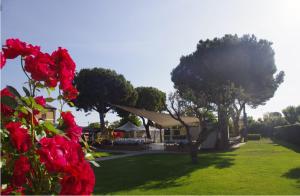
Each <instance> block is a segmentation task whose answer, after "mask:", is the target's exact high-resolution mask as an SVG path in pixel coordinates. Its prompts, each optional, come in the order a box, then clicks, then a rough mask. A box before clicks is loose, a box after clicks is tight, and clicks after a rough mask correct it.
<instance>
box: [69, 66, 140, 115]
mask: <svg viewBox="0 0 300 196" xmlns="http://www.w3.org/2000/svg"><path fill="white" fill-rule="evenodd" d="M74 83H75V85H76V88H77V89H78V91H79V96H78V98H77V99H76V100H75V105H76V107H78V108H80V109H83V110H85V111H90V110H96V111H98V110H103V111H107V110H109V109H110V107H111V105H110V104H120V105H134V104H135V102H136V99H137V93H136V91H135V90H134V88H133V86H132V85H131V83H130V82H129V81H127V80H126V79H125V78H124V76H123V75H121V74H117V73H116V72H115V71H113V70H110V69H104V68H93V69H82V70H80V72H79V73H78V74H77V75H76V77H75V79H74Z"/></svg>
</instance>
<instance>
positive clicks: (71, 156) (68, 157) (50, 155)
mask: <svg viewBox="0 0 300 196" xmlns="http://www.w3.org/2000/svg"><path fill="white" fill-rule="evenodd" d="M40 144H41V148H40V149H39V150H38V154H39V155H40V160H41V162H42V163H45V165H46V168H47V170H48V171H49V172H62V171H64V169H65V168H66V167H67V166H69V165H73V164H77V163H78V162H80V161H82V160H83V159H84V154H83V152H82V149H81V146H80V145H79V144H77V143H75V142H72V141H70V140H67V139H66V138H65V137H62V136H60V135H56V136H54V137H53V138H42V139H41V140H40Z"/></svg>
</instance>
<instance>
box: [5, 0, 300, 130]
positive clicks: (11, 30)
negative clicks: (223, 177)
mask: <svg viewBox="0 0 300 196" xmlns="http://www.w3.org/2000/svg"><path fill="white" fill-rule="evenodd" d="M1 3H2V10H1V42H2V43H4V41H5V40H6V39H7V38H11V37H15V38H20V39H21V40H23V41H26V42H29V43H32V44H35V45H40V46H41V47H42V50H43V51H45V52H51V51H53V50H55V49H56V48H57V47H58V46H62V47H64V48H67V49H68V50H69V52H70V54H71V56H72V57H73V59H74V61H75V62H76V64H77V70H80V69H81V68H87V67H95V66H97V67H98V66H99V67H104V68H110V69H114V70H116V71H117V72H118V73H120V74H123V75H124V76H125V77H126V79H127V80H129V81H131V83H132V84H133V85H134V86H135V87H137V86H154V87H157V88H159V89H161V90H163V91H165V92H167V93H168V92H170V91H172V87H173V84H172V82H171V80H170V72H171V70H172V69H173V68H174V67H176V65H178V63H179V58H180V57H181V56H182V55H186V54H189V53H191V52H193V51H194V50H195V47H196V44H197V42H198V41H199V40H200V39H207V38H214V37H221V36H223V35H224V34H228V33H231V34H235V33H236V34H238V35H243V34H255V35H256V36H257V37H258V38H263V39H268V40H270V41H272V42H273V43H274V44H273V48H274V50H275V53H276V55H275V60H276V64H277V68H278V70H284V71H285V73H286V78H285V82H284V83H283V84H282V85H281V86H280V88H279V89H278V91H277V92H276V94H275V97H274V98H272V99H271V100H270V101H269V102H268V103H267V104H266V105H265V106H260V107H258V108H257V109H255V110H249V114H250V115H253V116H254V117H255V118H258V117H262V115H263V113H265V112H271V111H281V110H282V109H283V108H284V107H286V106H288V105H300V101H299V100H300V91H299V84H300V77H299V73H300V63H299V54H300V41H299V35H300V12H299V10H300V1H297V0H294V1H292V0H282V1H276V0H270V1H266V0H251V1H250V0H226V1H217V0H207V1H204V0H151V1H150V0H148V1H146V0H106V1H104V0H88V1H84V0H43V1H40V0H26V1H22V0H2V2H1ZM24 81H25V77H24V75H23V74H22V72H21V69H20V67H19V61H9V62H8V63H7V65H6V67H5V68H4V69H3V70H1V86H2V87H3V86H5V85H13V86H21V84H22V82H24ZM54 105H55V104H54ZM66 109H70V108H66ZM71 110H72V111H75V110H74V109H71ZM75 115H76V118H77V122H78V123H79V124H80V125H87V124H88V123H90V122H95V121H98V119H99V118H98V115H97V114H96V113H92V114H91V115H89V116H85V115H84V113H83V112H75ZM114 119H115V115H114V114H108V116H107V120H109V121H112V120H114Z"/></svg>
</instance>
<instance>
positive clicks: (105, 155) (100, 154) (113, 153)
mask: <svg viewBox="0 0 300 196" xmlns="http://www.w3.org/2000/svg"><path fill="white" fill-rule="evenodd" d="M119 154H123V153H119V152H94V153H93V156H94V157H95V158H98V157H110V156H113V155H119Z"/></svg>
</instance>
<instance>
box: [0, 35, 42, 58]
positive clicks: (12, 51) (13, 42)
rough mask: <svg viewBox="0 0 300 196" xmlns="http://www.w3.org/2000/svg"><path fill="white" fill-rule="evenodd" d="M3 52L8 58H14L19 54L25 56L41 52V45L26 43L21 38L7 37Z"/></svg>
mask: <svg viewBox="0 0 300 196" xmlns="http://www.w3.org/2000/svg"><path fill="white" fill-rule="evenodd" d="M3 52H4V56H5V57H6V58H7V59H14V58H16V57H17V56H19V55H21V56H23V57H24V56H29V55H37V54H38V53H39V52H40V47H39V46H33V45H31V44H26V43H25V42H22V41H20V40H19V39H7V40H6V45H5V47H4V48H3Z"/></svg>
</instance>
